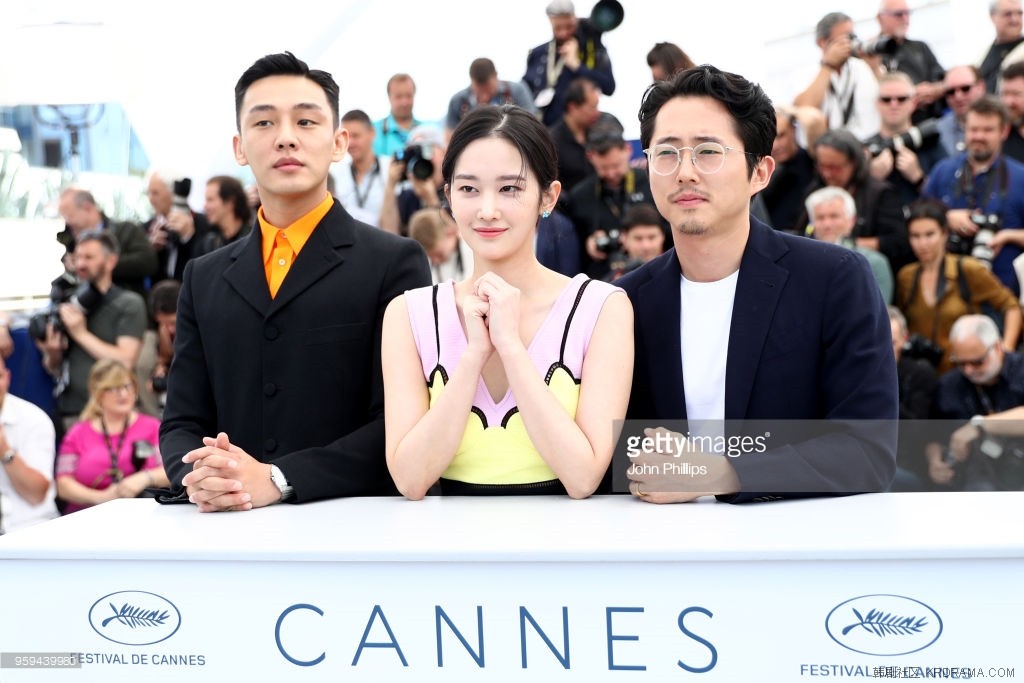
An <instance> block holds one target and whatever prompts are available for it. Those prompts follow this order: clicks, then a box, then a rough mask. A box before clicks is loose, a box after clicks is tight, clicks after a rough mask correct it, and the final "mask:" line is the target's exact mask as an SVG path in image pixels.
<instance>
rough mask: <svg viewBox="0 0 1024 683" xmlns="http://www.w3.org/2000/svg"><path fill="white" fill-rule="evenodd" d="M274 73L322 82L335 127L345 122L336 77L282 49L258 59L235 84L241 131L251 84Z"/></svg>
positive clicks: (236, 117) (236, 116)
mask: <svg viewBox="0 0 1024 683" xmlns="http://www.w3.org/2000/svg"><path fill="white" fill-rule="evenodd" d="M270 76H303V77H305V78H308V79H309V80H311V81H313V82H314V83H316V84H317V85H319V86H320V87H321V88H323V91H324V95H326V96H327V103H328V104H329V105H330V107H331V114H332V115H333V119H334V127H335V128H337V127H338V126H339V125H341V120H340V115H339V108H338V94H339V88H338V84H337V83H336V82H335V81H334V77H333V76H331V74H329V73H327V72H326V71H321V70H319V69H310V68H309V65H308V64H306V63H305V62H304V61H302V60H301V59H299V58H298V57H296V56H295V55H293V54H292V53H291V52H279V53H277V54H273V55H267V56H265V57H260V58H259V59H257V60H256V61H255V62H253V65H252V66H250V67H249V68H248V69H246V70H245V73H243V74H242V76H241V78H239V79H238V82H237V83H236V84H235V126H236V127H237V128H238V129H239V130H241V129H242V100H244V99H245V93H246V92H248V90H249V86H250V85H252V84H253V83H255V82H256V81H258V80H261V79H264V78H269V77H270Z"/></svg>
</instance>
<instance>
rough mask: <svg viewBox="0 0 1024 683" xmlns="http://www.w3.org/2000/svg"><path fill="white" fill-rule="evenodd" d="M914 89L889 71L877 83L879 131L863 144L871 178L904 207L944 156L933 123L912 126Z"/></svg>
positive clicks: (908, 81)
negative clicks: (893, 193)
mask: <svg viewBox="0 0 1024 683" xmlns="http://www.w3.org/2000/svg"><path fill="white" fill-rule="evenodd" d="M916 92H917V91H916V89H915V87H914V83H913V81H911V79H910V76H908V75H907V74H905V73H903V72H901V71H893V72H891V73H887V74H885V75H884V76H882V78H881V79H879V81H878V112H879V114H880V115H881V117H882V129H881V130H880V131H879V132H878V135H874V136H872V137H870V138H868V139H867V140H865V141H864V145H865V147H867V149H868V151H869V152H870V154H871V165H870V169H871V175H872V176H874V177H875V178H877V179H878V180H885V181H887V182H888V183H889V184H890V185H892V186H893V188H894V189H895V190H896V191H897V192H898V193H899V196H900V203H901V204H903V205H904V206H907V205H908V204H910V203H911V202H913V201H914V200H915V199H917V198H918V197H919V196H920V194H921V186H922V185H924V179H925V177H926V176H927V175H928V173H929V171H931V169H932V166H934V165H935V164H936V163H938V162H939V161H941V160H942V159H945V158H946V156H947V154H946V150H945V149H943V147H942V145H941V144H939V131H938V129H937V121H935V120H934V119H933V120H931V121H930V122H929V123H924V122H922V123H921V125H920V126H914V124H913V120H912V114H913V113H914V106H915V105H914V103H915V102H916Z"/></svg>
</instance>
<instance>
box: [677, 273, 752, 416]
mask: <svg viewBox="0 0 1024 683" xmlns="http://www.w3.org/2000/svg"><path fill="white" fill-rule="evenodd" d="M738 278H739V271H738V270H737V271H736V272H735V273H733V274H732V275H729V276H727V277H724V278H722V279H721V280H718V281H716V282H692V281H690V280H687V279H686V277H685V276H680V278H679V300H680V302H681V306H680V309H681V310H680V316H679V326H680V331H679V339H680V342H681V344H680V350H679V352H680V354H681V355H682V361H683V383H684V384H685V386H686V416H687V418H689V419H690V420H723V419H725V366H726V360H727V358H728V355H729V330H730V328H731V327H732V307H733V300H734V299H735V298H736V281H737V280H738Z"/></svg>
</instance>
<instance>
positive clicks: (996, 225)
mask: <svg viewBox="0 0 1024 683" xmlns="http://www.w3.org/2000/svg"><path fill="white" fill-rule="evenodd" d="M971 222H972V223H974V224H975V225H976V226H978V231H977V232H976V233H974V236H973V237H965V236H963V235H958V234H956V233H953V232H951V233H950V235H949V246H948V251H949V252H950V253H953V254H962V255H970V256H973V257H974V258H976V259H978V260H979V261H981V262H982V263H984V264H985V265H987V266H988V267H990V268H991V267H992V257H993V255H994V253H993V249H992V247H991V243H992V238H993V237H994V236H995V234H996V231H997V230H999V229H1000V228H1002V227H1003V221H1002V219H1001V218H1000V217H999V214H997V213H974V214H971Z"/></svg>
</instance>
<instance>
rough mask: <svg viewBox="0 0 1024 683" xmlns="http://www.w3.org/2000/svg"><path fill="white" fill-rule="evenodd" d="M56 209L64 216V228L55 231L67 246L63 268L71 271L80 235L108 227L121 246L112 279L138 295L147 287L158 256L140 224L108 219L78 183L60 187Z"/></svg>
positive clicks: (65, 246) (59, 240) (72, 270)
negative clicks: (76, 185) (72, 258)
mask: <svg viewBox="0 0 1024 683" xmlns="http://www.w3.org/2000/svg"><path fill="white" fill-rule="evenodd" d="M58 210H59V211H60V216H61V218H63V219H64V230H63V231H61V232H59V233H57V241H58V242H60V243H61V244H63V245H64V248H65V250H66V255H65V259H64V268H65V270H67V271H68V272H74V265H72V264H71V256H72V254H74V251H75V241H76V240H77V239H78V236H79V235H82V234H84V233H86V232H89V231H92V230H109V231H110V234H111V235H113V236H114V239H115V240H117V244H118V246H119V248H120V250H121V253H120V255H119V257H118V260H117V267H116V268H115V269H114V273H113V278H114V283H116V284H117V285H118V286H119V287H124V288H125V289H129V290H131V291H133V292H135V293H137V294H140V295H142V294H143V293H144V292H145V291H146V289H145V288H146V280H147V279H148V278H150V277H152V275H153V274H154V273H155V272H156V268H157V259H156V252H154V251H153V248H152V247H151V246H150V245H149V240H148V239H146V232H145V231H144V230H143V229H142V227H141V226H139V225H137V224H135V223H130V222H127V221H112V220H110V219H109V218H108V217H107V215H106V214H105V213H103V212H102V211H100V209H99V206H97V204H96V198H95V197H93V195H92V193H91V192H88V191H86V190H83V189H81V188H78V187H66V188H64V189H63V190H62V191H61V193H60V203H59V204H58Z"/></svg>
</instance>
